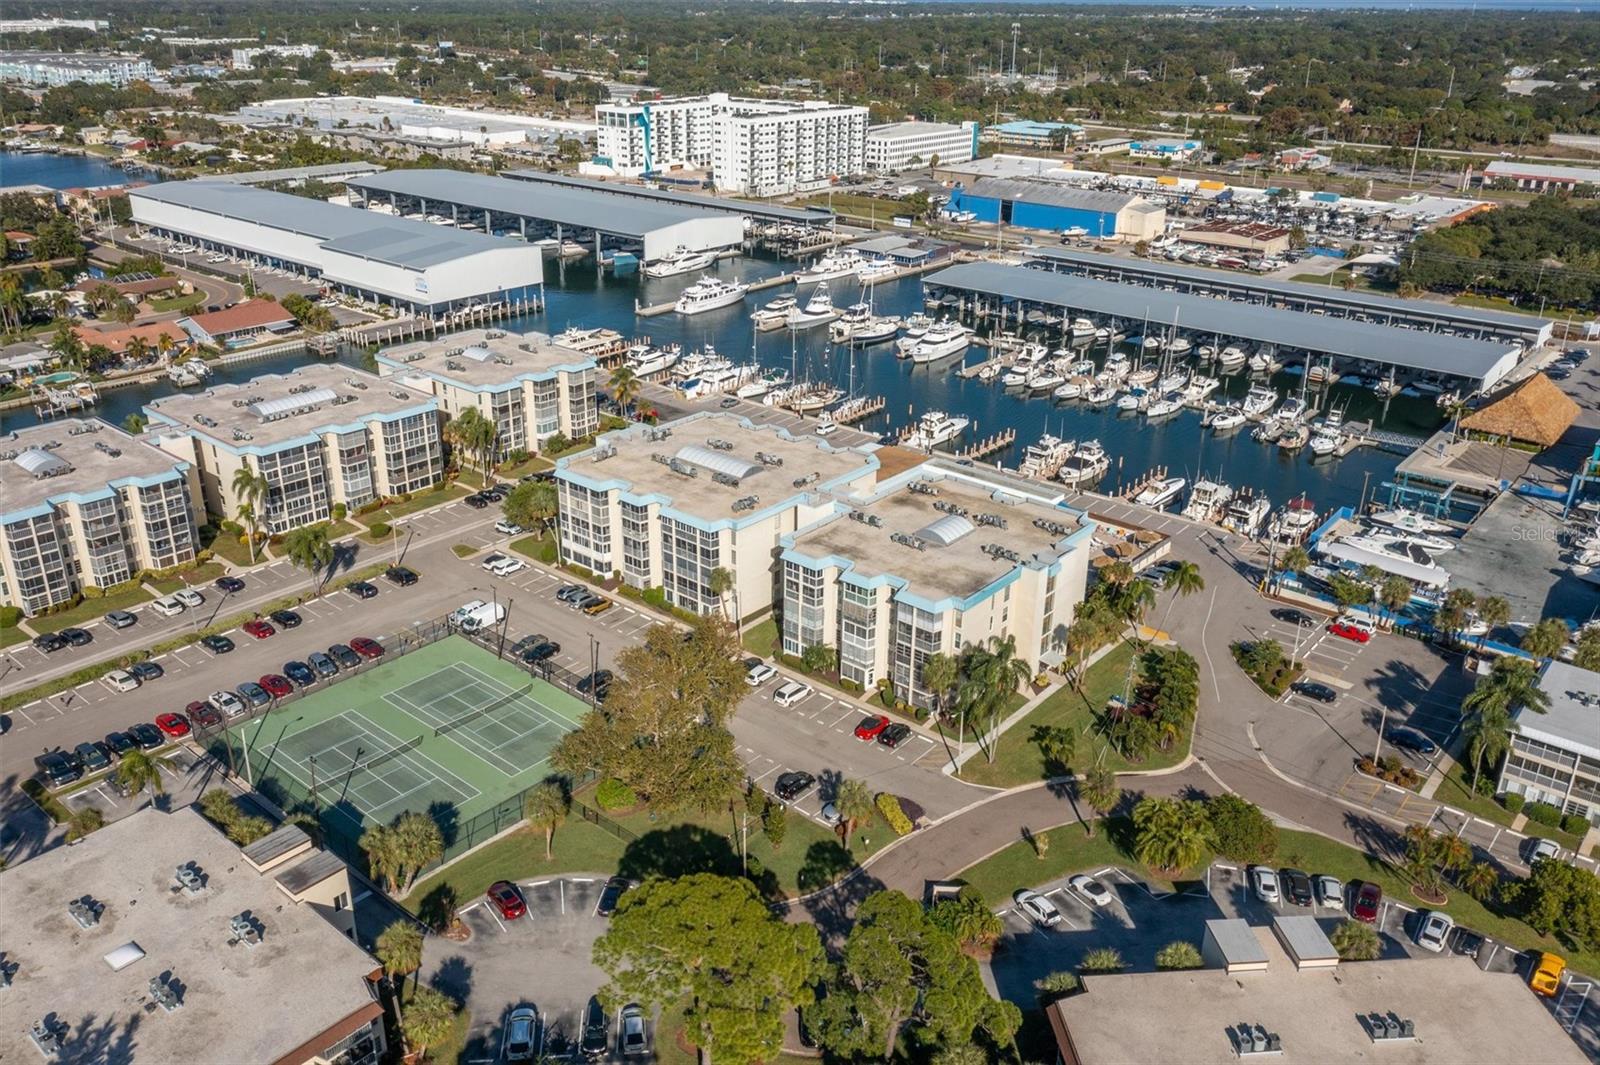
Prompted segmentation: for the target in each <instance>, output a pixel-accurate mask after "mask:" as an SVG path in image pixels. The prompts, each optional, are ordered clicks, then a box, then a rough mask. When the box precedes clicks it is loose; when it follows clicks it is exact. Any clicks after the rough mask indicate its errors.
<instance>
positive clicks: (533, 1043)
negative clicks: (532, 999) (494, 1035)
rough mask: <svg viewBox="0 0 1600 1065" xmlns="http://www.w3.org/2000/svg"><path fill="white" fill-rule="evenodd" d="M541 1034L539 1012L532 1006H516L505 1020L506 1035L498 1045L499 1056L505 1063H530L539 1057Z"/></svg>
mask: <svg viewBox="0 0 1600 1065" xmlns="http://www.w3.org/2000/svg"><path fill="white" fill-rule="evenodd" d="M541 1034H542V1033H541V1032H540V1025H539V1011H538V1010H536V1009H534V1008H533V1007H532V1006H518V1007H517V1008H516V1009H514V1010H512V1011H511V1016H509V1017H507V1018H506V1035H505V1038H504V1039H503V1040H502V1041H501V1044H500V1056H501V1057H502V1058H504V1059H505V1060H506V1061H532V1060H533V1059H534V1058H536V1057H538V1056H539V1044H540V1042H542V1040H541V1039H540V1036H541Z"/></svg>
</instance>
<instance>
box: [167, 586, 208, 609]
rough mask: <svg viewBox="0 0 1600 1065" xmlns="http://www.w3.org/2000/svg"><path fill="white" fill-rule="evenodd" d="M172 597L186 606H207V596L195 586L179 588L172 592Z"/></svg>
mask: <svg viewBox="0 0 1600 1065" xmlns="http://www.w3.org/2000/svg"><path fill="white" fill-rule="evenodd" d="M172 598H174V599H176V600H177V601H178V602H180V603H182V604H183V605H184V606H205V603H206V597H205V596H203V595H201V594H200V593H199V592H197V591H195V590H194V589H193V588H179V589H178V590H177V591H175V592H173V593H172Z"/></svg>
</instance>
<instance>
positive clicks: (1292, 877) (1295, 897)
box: [1278, 869, 1311, 906]
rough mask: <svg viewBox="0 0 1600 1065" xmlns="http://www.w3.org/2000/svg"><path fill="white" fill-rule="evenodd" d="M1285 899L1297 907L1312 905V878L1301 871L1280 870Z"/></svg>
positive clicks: (1279, 879)
mask: <svg viewBox="0 0 1600 1065" xmlns="http://www.w3.org/2000/svg"><path fill="white" fill-rule="evenodd" d="M1278 884H1279V885H1280V887H1281V888H1282V890H1283V897H1284V898H1285V899H1287V900H1288V901H1289V902H1292V903H1294V904H1295V905H1296V906H1309V905H1311V878H1310V877H1309V876H1307V875H1306V874H1305V873H1303V872H1301V871H1300V870H1299V869H1280V870H1278Z"/></svg>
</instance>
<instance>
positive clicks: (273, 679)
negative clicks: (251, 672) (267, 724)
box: [256, 673, 294, 699]
mask: <svg viewBox="0 0 1600 1065" xmlns="http://www.w3.org/2000/svg"><path fill="white" fill-rule="evenodd" d="M256 683H258V684H260V685H261V687H262V688H263V689H265V690H266V693H267V694H268V695H270V696H272V697H273V698H274V699H282V698H283V697H284V696H285V695H292V694H293V693H294V685H292V684H290V683H289V680H288V678H287V677H284V676H282V675H281V674H278V673H268V674H266V675H265V676H264V677H262V678H261V679H260V680H259V681H257V682H256Z"/></svg>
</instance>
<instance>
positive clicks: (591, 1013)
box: [578, 995, 611, 1061]
mask: <svg viewBox="0 0 1600 1065" xmlns="http://www.w3.org/2000/svg"><path fill="white" fill-rule="evenodd" d="M610 1036H611V1018H609V1017H607V1016H606V1008H605V1007H604V1006H602V1005H600V996H599V995H595V996H593V997H591V998H590V999H589V1005H588V1006H587V1007H586V1008H585V1009H584V1011H583V1041H582V1042H581V1043H579V1045H578V1049H579V1050H580V1051H582V1052H583V1056H584V1057H585V1058H587V1059H588V1060H590V1061H598V1060H599V1059H600V1058H603V1057H605V1056H606V1051H607V1050H609V1049H610V1048H611V1046H610V1042H611V1041H610Z"/></svg>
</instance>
